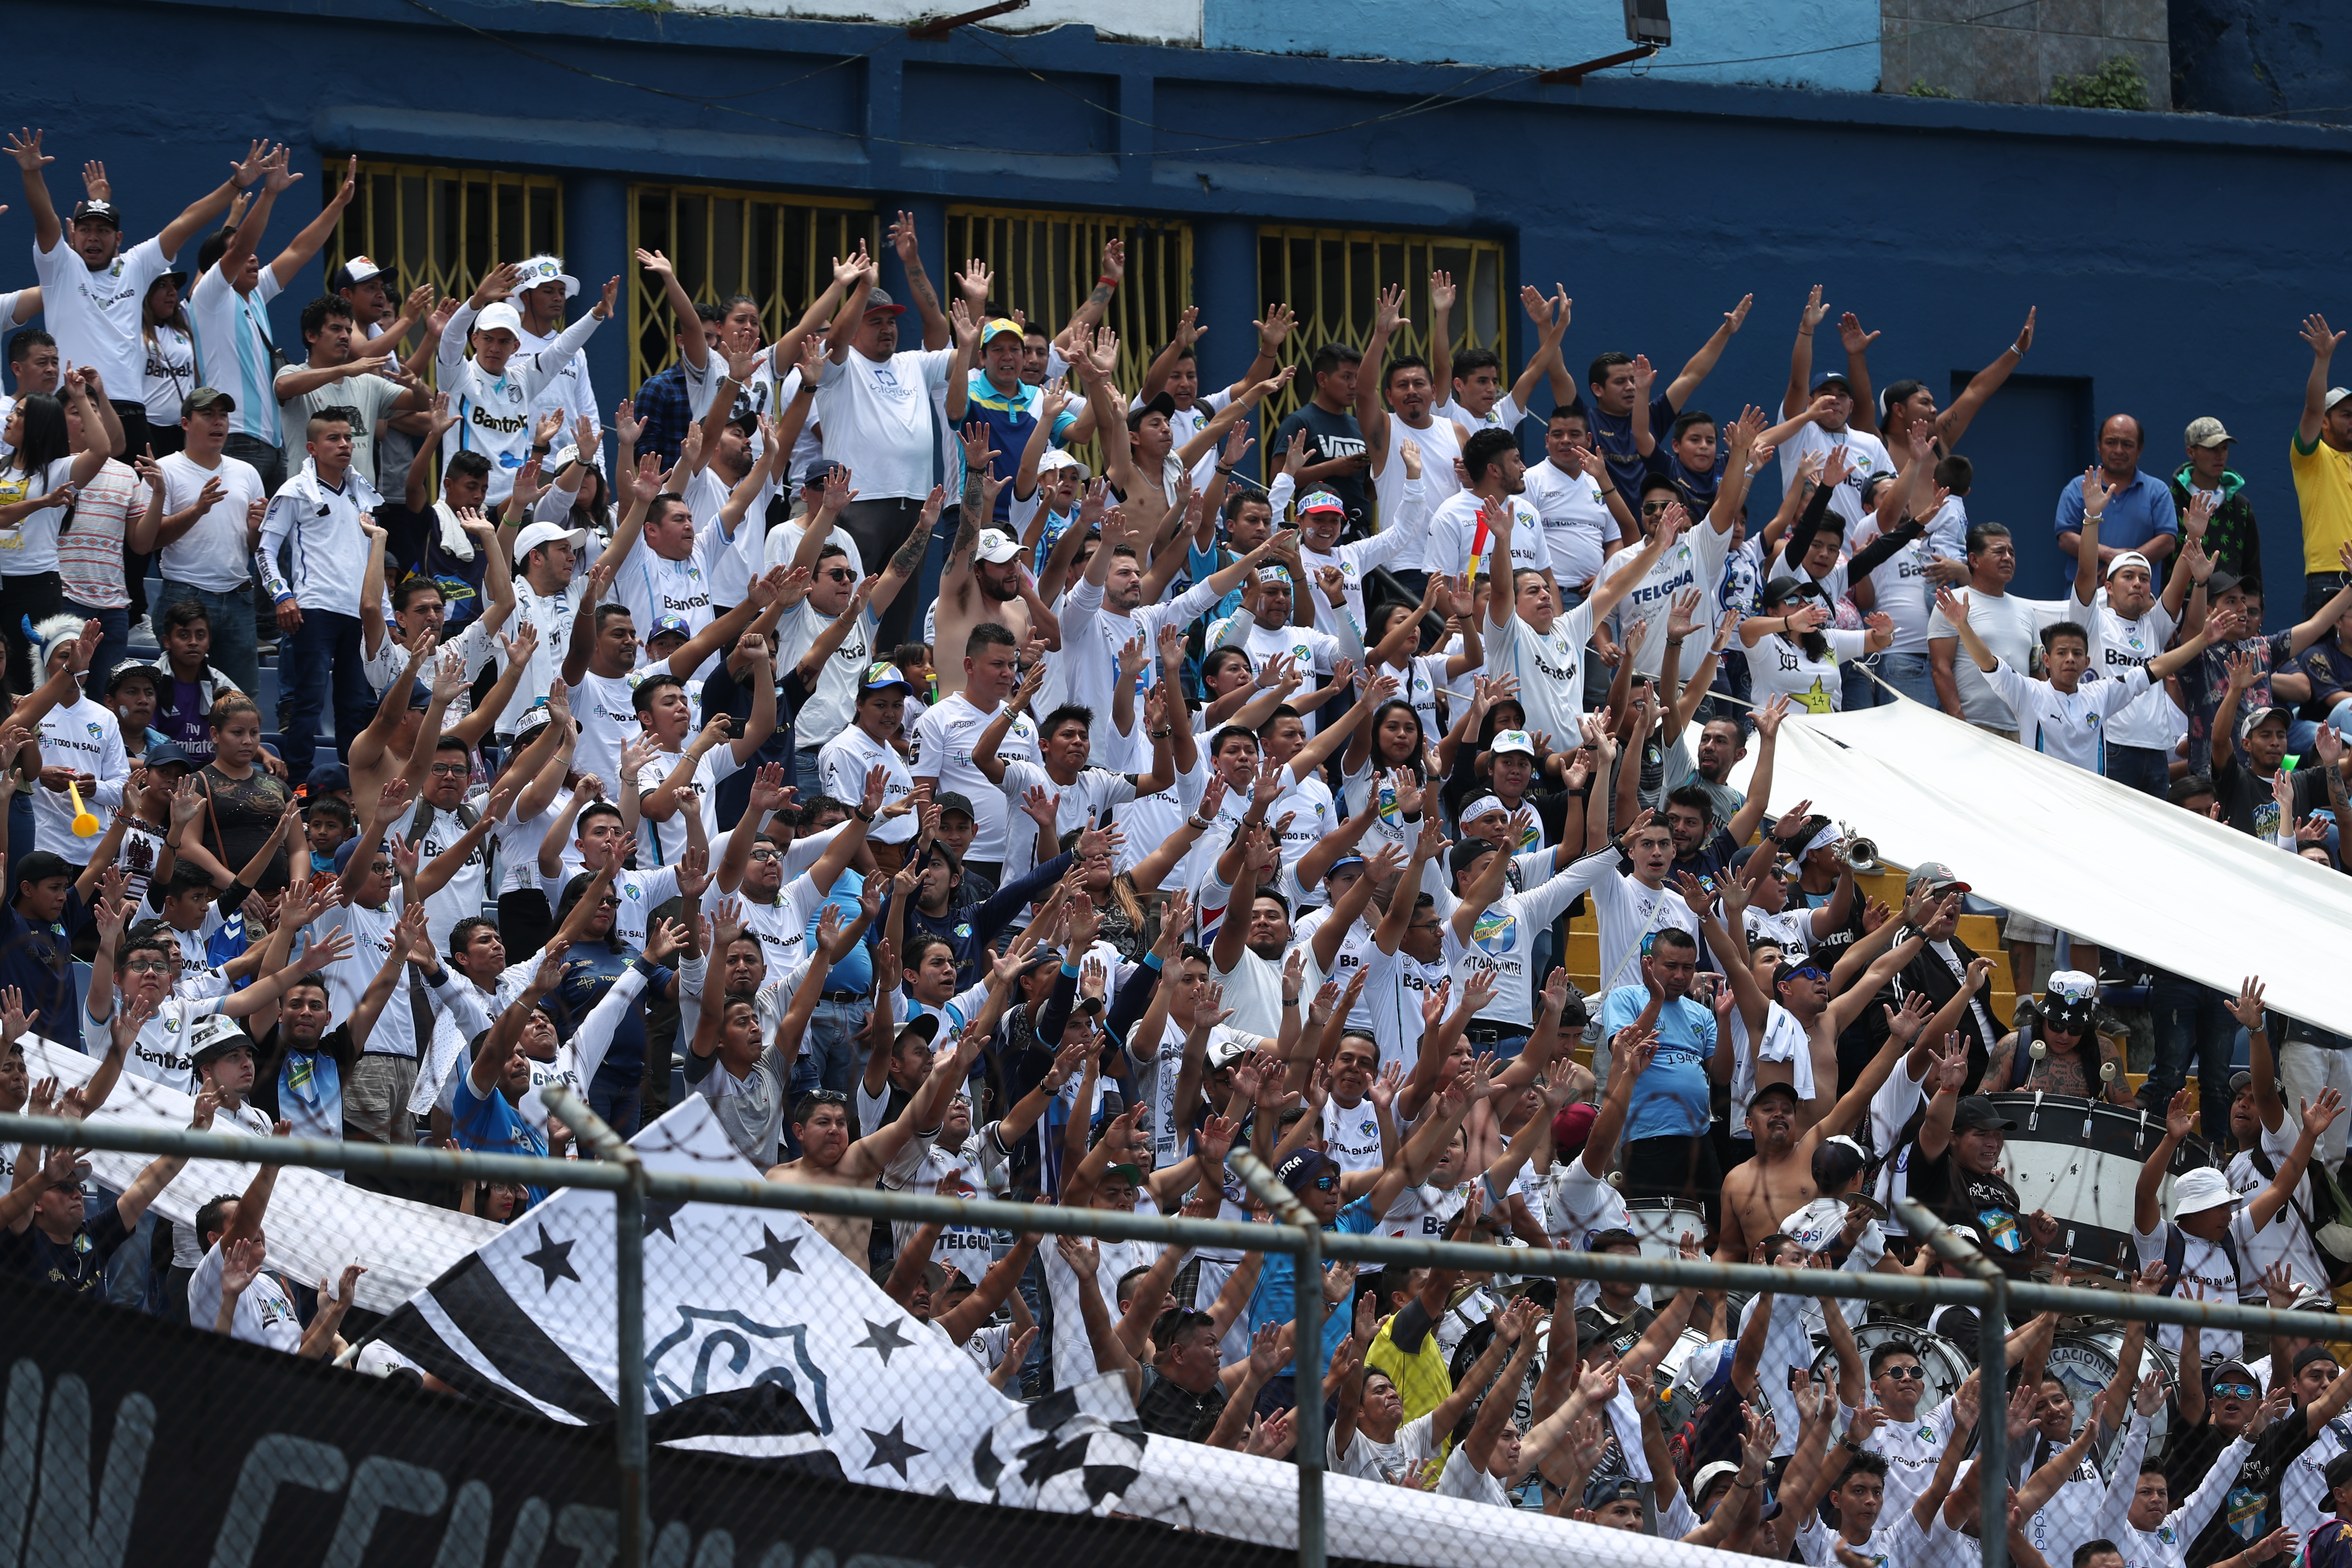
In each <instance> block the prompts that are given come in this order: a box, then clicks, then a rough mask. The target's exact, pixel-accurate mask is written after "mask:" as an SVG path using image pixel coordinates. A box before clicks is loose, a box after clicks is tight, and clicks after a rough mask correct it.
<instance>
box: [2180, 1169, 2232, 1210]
mask: <svg viewBox="0 0 2352 1568" xmlns="http://www.w3.org/2000/svg"><path fill="white" fill-rule="evenodd" d="M2241 1202H2242V1199H2241V1198H2240V1197H2239V1196H2238V1194H2236V1193H2235V1192H2234V1191H2232V1190H2231V1186H2230V1178H2229V1177H2227V1176H2225V1175H2223V1174H2222V1173H2221V1172H2219V1171H2217V1170H2215V1169H2214V1168H2213V1167H2212V1166H2210V1165H2200V1166H2198V1167H2197V1168H2196V1169H2195V1170H2193V1171H2183V1172H2182V1173H2180V1174H2179V1175H2178V1176H2175V1177H2173V1178H2172V1217H2173V1218H2174V1219H2175V1220H2184V1219H2187V1218H2188V1217H2189V1215H2193V1214H2203V1213H2204V1212H2205V1211H2206V1210H2207V1209H2215V1208H2221V1207H2223V1206H2224V1205H2227V1206H2228V1207H2230V1208H2236V1207H2237V1206H2238V1205H2239V1204H2240V1203H2241Z"/></svg>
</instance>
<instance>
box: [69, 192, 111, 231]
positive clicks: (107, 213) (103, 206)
mask: <svg viewBox="0 0 2352 1568" xmlns="http://www.w3.org/2000/svg"><path fill="white" fill-rule="evenodd" d="M93 217H94V218H96V219H98V220H99V221H100V223H110V224H112V225H113V226H115V227H117V228H121V226H122V215H121V213H120V212H118V211H117V210H115V205H114V204H113V203H112V202H109V201H100V199H99V198H98V197H96V196H92V197H90V198H89V200H88V201H80V202H76V203H74V210H73V220H74V222H76V223H79V222H81V221H82V220H83V219H84V218H93Z"/></svg>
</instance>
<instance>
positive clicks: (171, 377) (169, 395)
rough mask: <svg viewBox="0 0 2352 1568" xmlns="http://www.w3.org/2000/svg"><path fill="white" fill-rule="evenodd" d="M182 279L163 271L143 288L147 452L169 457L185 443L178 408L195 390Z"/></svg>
mask: <svg viewBox="0 0 2352 1568" xmlns="http://www.w3.org/2000/svg"><path fill="white" fill-rule="evenodd" d="M186 281H187V279H186V276H185V275H184V274H183V273H178V272H166V273H164V274H163V276H162V277H161V278H158V279H155V281H153V282H152V283H150V284H149V285H147V302H146V309H145V310H142V311H141V312H140V317H139V335H140V337H141V338H142V340H144V342H146V345H147V373H146V375H145V376H144V377H143V378H142V384H141V386H140V397H141V400H142V401H143V402H144V403H145V404H146V405H147V448H148V450H149V451H151V452H152V453H154V454H155V456H157V457H159V458H163V457H169V456H170V455H171V454H172V453H173V452H176V451H178V450H180V449H181V448H182V447H184V446H186V445H187V441H188V436H187V432H186V431H184V430H183V429H181V428H180V409H181V405H182V404H183V403H184V402H185V401H186V399H187V395H188V394H190V393H191V392H194V390H195V389H196V345H195V339H194V336H193V330H192V329H191V328H190V327H189V325H188V312H187V308H186V303H185V300H184V298H183V296H182V292H181V290H182V287H183V285H184V284H185V283H186Z"/></svg>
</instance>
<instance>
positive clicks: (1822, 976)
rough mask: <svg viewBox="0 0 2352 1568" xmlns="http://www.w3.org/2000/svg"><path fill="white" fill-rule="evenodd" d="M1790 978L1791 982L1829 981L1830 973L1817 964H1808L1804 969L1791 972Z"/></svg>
mask: <svg viewBox="0 0 2352 1568" xmlns="http://www.w3.org/2000/svg"><path fill="white" fill-rule="evenodd" d="M1789 978H1790V979H1791V980H1827V979H1828V978H1829V972H1828V971H1827V970H1824V969H1822V968H1821V967H1819V966H1818V965H1816V964H1811V963H1808V964H1807V965H1805V967H1803V968H1802V969H1792V970H1790V971H1789Z"/></svg>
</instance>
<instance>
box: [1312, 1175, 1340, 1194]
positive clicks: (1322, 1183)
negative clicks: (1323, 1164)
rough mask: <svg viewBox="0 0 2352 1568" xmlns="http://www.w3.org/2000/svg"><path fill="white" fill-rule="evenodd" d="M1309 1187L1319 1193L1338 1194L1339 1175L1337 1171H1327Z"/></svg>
mask: <svg viewBox="0 0 2352 1568" xmlns="http://www.w3.org/2000/svg"><path fill="white" fill-rule="evenodd" d="M1307 1185H1309V1186H1311V1187H1313V1188H1314V1189H1315V1190H1316V1191H1317V1192H1318V1193H1330V1192H1337V1191H1339V1173H1338V1172H1337V1171H1326V1172H1324V1173H1322V1174H1321V1175H1319V1176H1318V1177H1316V1178H1315V1179H1314V1180H1313V1181H1312V1182H1309V1183H1308V1184H1307Z"/></svg>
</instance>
